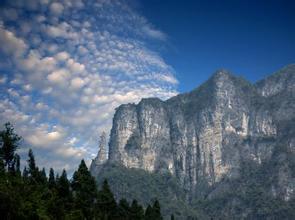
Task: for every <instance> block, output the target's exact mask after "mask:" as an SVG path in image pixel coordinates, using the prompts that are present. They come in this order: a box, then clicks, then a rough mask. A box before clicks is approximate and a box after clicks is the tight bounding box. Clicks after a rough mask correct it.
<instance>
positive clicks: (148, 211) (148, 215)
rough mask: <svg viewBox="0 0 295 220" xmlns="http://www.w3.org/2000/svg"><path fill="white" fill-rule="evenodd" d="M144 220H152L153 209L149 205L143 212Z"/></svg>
mask: <svg viewBox="0 0 295 220" xmlns="http://www.w3.org/2000/svg"><path fill="white" fill-rule="evenodd" d="M144 219H145V220H149V219H153V208H152V207H151V206H150V205H148V206H147V208H146V210H145V213H144Z"/></svg>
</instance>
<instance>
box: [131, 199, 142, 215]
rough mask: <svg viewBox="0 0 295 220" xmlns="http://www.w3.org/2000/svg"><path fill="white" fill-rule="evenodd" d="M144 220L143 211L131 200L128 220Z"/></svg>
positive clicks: (135, 201)
mask: <svg viewBox="0 0 295 220" xmlns="http://www.w3.org/2000/svg"><path fill="white" fill-rule="evenodd" d="M141 219H144V211H143V208H142V206H141V205H139V204H138V202H137V200H135V199H134V200H133V201H132V204H131V208H130V220H141Z"/></svg>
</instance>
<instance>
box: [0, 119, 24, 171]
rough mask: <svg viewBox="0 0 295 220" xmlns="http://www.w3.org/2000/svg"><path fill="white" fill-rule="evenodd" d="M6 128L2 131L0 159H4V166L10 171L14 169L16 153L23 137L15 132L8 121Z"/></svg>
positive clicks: (0, 134)
mask: <svg viewBox="0 0 295 220" xmlns="http://www.w3.org/2000/svg"><path fill="white" fill-rule="evenodd" d="M4 127H5V130H3V131H1V132H0V144H1V147H0V159H1V160H3V161H4V166H5V167H6V168H7V170H8V171H11V170H13V169H14V163H13V162H14V154H15V151H16V149H17V148H18V147H19V142H20V140H21V137H20V136H18V135H17V134H16V133H14V128H13V126H12V125H11V124H10V123H9V122H7V123H5V125H4Z"/></svg>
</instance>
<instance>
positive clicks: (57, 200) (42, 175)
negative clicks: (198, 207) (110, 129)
mask: <svg viewBox="0 0 295 220" xmlns="http://www.w3.org/2000/svg"><path fill="white" fill-rule="evenodd" d="M20 141H21V137H20V136H18V135H17V134H16V133H15V131H14V128H13V126H12V125H11V124H10V123H6V124H5V128H4V130H2V131H1V132H0V144H1V145H0V147H1V148H0V215H1V219H98V220H100V219H101V220H108V219H120V220H146V219H152V220H160V219H163V218H162V216H161V209H160V204H159V202H158V200H155V201H153V204H152V205H148V206H147V207H146V208H145V209H144V207H143V206H142V205H140V204H139V203H138V202H137V201H136V200H133V201H132V203H131V204H129V203H128V201H127V200H126V199H121V200H120V201H116V200H115V198H114V195H113V193H112V191H111V190H110V187H109V185H108V182H107V180H104V181H103V184H102V186H101V187H100V188H99V189H98V187H97V184H96V181H95V179H94V178H93V177H92V176H91V174H90V172H89V170H88V168H87V166H86V164H85V162H84V160H82V161H81V163H80V165H79V168H78V170H76V171H75V172H74V174H73V176H72V178H71V179H70V180H69V179H68V177H67V172H66V171H65V170H63V171H62V173H61V174H60V175H59V174H55V172H54V170H53V169H52V168H50V170H49V175H48V176H47V174H46V172H45V168H43V169H39V168H38V166H37V165H36V161H35V157H34V154H33V151H32V150H31V149H30V150H29V152H28V160H27V165H26V166H25V167H24V169H23V171H22V172H21V170H20V156H19V155H18V154H17V153H16V151H17V149H18V148H19V146H20ZM171 219H174V217H173V215H172V216H171Z"/></svg>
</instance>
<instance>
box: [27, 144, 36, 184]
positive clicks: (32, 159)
mask: <svg viewBox="0 0 295 220" xmlns="http://www.w3.org/2000/svg"><path fill="white" fill-rule="evenodd" d="M28 156H29V159H28V160H27V162H28V167H29V170H28V173H29V175H30V178H31V180H33V181H36V178H37V175H38V174H37V173H38V168H37V167H36V162H35V156H34V153H33V151H32V149H29V153H28Z"/></svg>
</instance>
